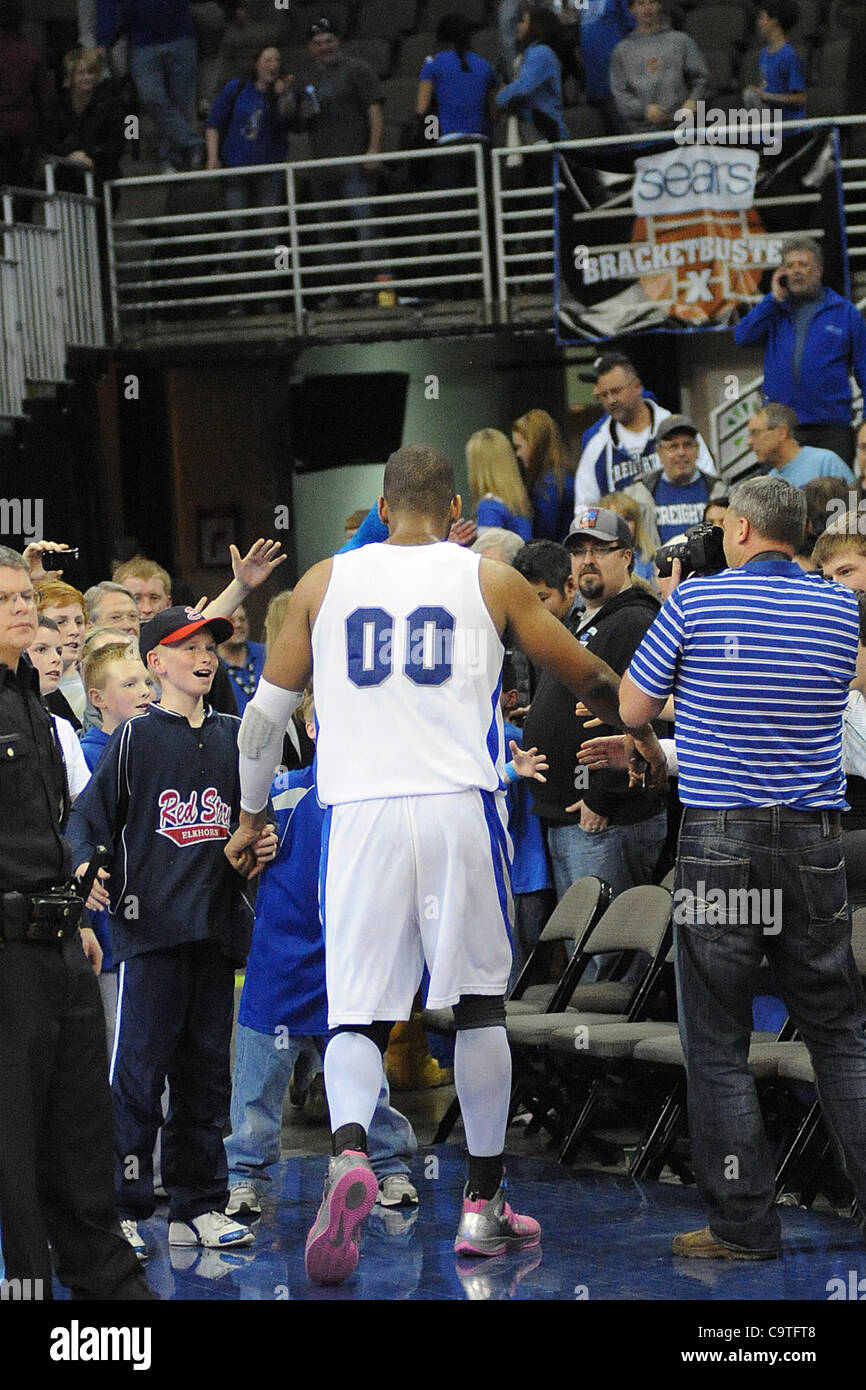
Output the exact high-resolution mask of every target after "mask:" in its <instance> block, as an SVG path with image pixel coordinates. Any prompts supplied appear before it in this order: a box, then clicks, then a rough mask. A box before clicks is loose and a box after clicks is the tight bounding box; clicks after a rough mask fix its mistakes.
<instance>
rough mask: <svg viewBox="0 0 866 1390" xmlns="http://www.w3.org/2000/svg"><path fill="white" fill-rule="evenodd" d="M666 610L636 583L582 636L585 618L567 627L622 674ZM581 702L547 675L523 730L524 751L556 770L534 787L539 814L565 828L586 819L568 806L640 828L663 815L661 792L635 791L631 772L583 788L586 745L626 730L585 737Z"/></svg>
mask: <svg viewBox="0 0 866 1390" xmlns="http://www.w3.org/2000/svg"><path fill="white" fill-rule="evenodd" d="M660 607H661V605H660V603H659V601H658V599H657V598H656V597H655V595H654V594H651V593H648V592H647V590H646V589H643V588H641V587H639V586H637V585H634V586H632V587H631V588H629V589H626V590H625V591H624V592H623V593H621V594H616V595H615V596H614V597H613V598H612V599H608V601H607V603H604V604H602V606H601V608H600V609H599V610H598V612H597V613H596V615H595V617H594V618H593V619H592V621H591V622H590V623H588V624H587V626H586V627H584V629H583V631H582V632H580V633H578V632H577V627H578V624H579V623H580V620H581V618H582V617H583V613H582V612H579V611H574V612H572V613H571V614H569V616H568V618H567V619H566V626H567V627H568V629H569V631H570V632H572V633H574V634H575V636H577V638H578V641H579V642H580V643H581V644H582V645H583V646H585V647H586V649H587V650H588V651H591V652H594V653H595V655H596V656H598V657H601V659H602V661H606V662H607V664H608V665H609V666H612V667H613V669H614V671H616V673H617V675H620V676H621V675H623V674H624V673H625V671H626V670H627V669H628V665H629V662H630V661H631V659H632V657H633V656H634V653H635V652H636V651H637V648H638V647H639V646H640V643H641V641H642V640H643V637H644V634H645V633H646V632H647V630H648V629H649V628H650V627H652V624H653V622H654V621H655V617H656V614H657V613H658V611H659V608H660ZM576 704H577V700H576V698H575V696H574V695H573V694H572V693H571V691H570V690H569V689H568V688H567V687H566V686H564V685H562V684H561V683H560V682H559V681H558V680H557V679H556V677H555V676H552V675H550V674H549V673H548V672H546V671H545V672H544V674H543V675H542V677H541V679H540V681H539V683H538V688H537V690H536V692H535V698H534V700H533V701H532V708H531V709H530V711H529V714H528V715H527V717H526V723H525V724H524V731H523V744H524V747H525V748H533V747H536V748H538V749H539V751H540V752H542V753H546V755H547V760H548V762H549V764H550V770H549V772H548V773H547V782H546V783H542V782H530V783H529V788H530V791H531V792H532V796H533V807H532V809H533V811H534V812H535V814H536V815H538V816H543V817H544V818H545V819H546V820H551V821H554V822H555V823H556V824H558V825H572V824H577V823H578V822H579V820H580V815H579V814H578V813H574V812H573V813H572V814H571V815H567V814H566V811H565V808H566V806H571V805H573V804H574V802H576V801H584V802H585V803H586V805H587V806H588V807H589V808H590V809H591V810H593V811H595V812H596V814H597V815H600V816H607V818H608V820H609V821H610V823H611V825H632V824H634V823H635V822H637V821H642V820H647V819H648V818H649V817H650V816H654V815H656V814H657V813H658V812H659V811H660V810H662V807H663V805H664V801H663V798H662V797H661V796H660V795H659V793H658V792H645V791H641V790H640V789H638V788H635V789H634V790H631V791H630V790H629V786H628V773H626V772H621V771H618V770H616V769H612V768H594V769H593V770H592V771H591V772H590V773H589V785H588V787H586V788H584V787H582V786H580V785H578V786H577V787H575V780H576V769H577V767H578V762H577V752H578V749H579V748H580V745H581V743H583V742H584V741H585V740H586V739H589V738H600V737H602V736H604V735H605V734H612V733H618V732H620V731H619V730H617V729H613V728H611V726H610V725H608V724H604V725H601V726H599V727H596V728H592V729H587V730H586V731H584V727H583V726H584V722H585V721H584V720H582V719H578V718H577V716H576V715H575V713H574V707H575V705H576Z"/></svg>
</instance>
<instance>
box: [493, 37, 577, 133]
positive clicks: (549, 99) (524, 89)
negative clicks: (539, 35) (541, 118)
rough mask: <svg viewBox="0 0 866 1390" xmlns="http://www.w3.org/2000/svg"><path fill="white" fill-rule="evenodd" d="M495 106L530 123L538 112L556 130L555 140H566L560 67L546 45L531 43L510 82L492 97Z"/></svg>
mask: <svg viewBox="0 0 866 1390" xmlns="http://www.w3.org/2000/svg"><path fill="white" fill-rule="evenodd" d="M496 104H497V106H501V107H502V108H503V110H508V111H513V112H514V113H515V115H517V116H519V117H520V119H521V120H522V121H528V122H530V124H531V123H532V112H533V111H534V110H537V111H541V112H542V113H543V115H545V116H547V117H549V119H550V120H552V121H554V122H555V123H556V125H557V126H558V128H559V139H560V140H568V139H569V138H570V137H569V134H568V126H567V125H566V124H565V121H564V120H563V119H562V64H561V63H560V61H559V59H558V58H557V56H556V54H555V53H554V51H553V49H552V48H548V46H547V44H546V43H531V44H530V45H529V47H528V48H527V50H526V52H525V53H524V55H523V62H522V63H521V65H520V72H519V73H518V74H517V77H516V78H515V79H514V81H513V82H509V84H508V86H507V87H503V88H502V90H501V91H500V92H497V93H496Z"/></svg>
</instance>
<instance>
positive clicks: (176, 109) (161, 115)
mask: <svg viewBox="0 0 866 1390" xmlns="http://www.w3.org/2000/svg"><path fill="white" fill-rule="evenodd" d="M129 70H130V72H131V73H132V76H133V80H134V82H135V87H136V91H137V92H138V96H139V99H140V101H141V104H142V106H143V107H144V109H145V110H146V112H147V114H148V115H149V116H150V117H151V119H152V120H153V121H154V122H155V124H156V127H157V129H158V131H159V157H160V160H161V161H162V162H165V161H166V160H167V161H169V162H170V163H171V164H174V165H175V166H176V167H178V168H179V167H180V166H181V164H182V163H183V157H184V155H187V154H188V153H189V151H190V150H195V149H198V148H199V146H200V145H201V143H202V140H201V136H200V135H198V134H197V133H196V130H195V126H194V124H193V122H194V119H195V82H196V48H195V39H193V38H186V39H172V40H171V42H170V43H149V44H146V45H145V46H143V47H141V48H132V49H131V51H130V55H129Z"/></svg>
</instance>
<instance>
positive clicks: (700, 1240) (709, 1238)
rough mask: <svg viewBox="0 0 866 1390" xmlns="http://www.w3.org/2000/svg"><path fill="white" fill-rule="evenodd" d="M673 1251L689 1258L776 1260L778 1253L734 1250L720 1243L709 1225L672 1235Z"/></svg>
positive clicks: (773, 1251) (772, 1251) (774, 1251)
mask: <svg viewBox="0 0 866 1390" xmlns="http://www.w3.org/2000/svg"><path fill="white" fill-rule="evenodd" d="M673 1252H674V1254H675V1255H683V1256H685V1257H686V1259H690V1260H777V1259H778V1258H779V1254H780V1252H779V1251H778V1250H735V1249H734V1248H733V1246H730V1245H721V1244H720V1243H719V1241H717V1240H716V1238H715V1236H714V1235H713V1233H712V1231H711V1230H710V1228H709V1226H704V1228H703V1230H701V1231H684V1232H683V1233H682V1234H681V1235H678V1236H674V1240H673Z"/></svg>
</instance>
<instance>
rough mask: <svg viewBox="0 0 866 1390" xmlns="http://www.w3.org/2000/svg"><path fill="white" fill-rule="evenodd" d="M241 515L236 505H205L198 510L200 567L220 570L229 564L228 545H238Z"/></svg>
mask: <svg viewBox="0 0 866 1390" xmlns="http://www.w3.org/2000/svg"><path fill="white" fill-rule="evenodd" d="M240 533H241V517H240V511H239V510H238V508H237V507H206V508H202V507H200V508H199V511H198V563H199V567H200V569H204V570H222V569H226V568H228V567H230V566H231V558H230V556H229V546H230V545H238V544H239V537H240Z"/></svg>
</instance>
